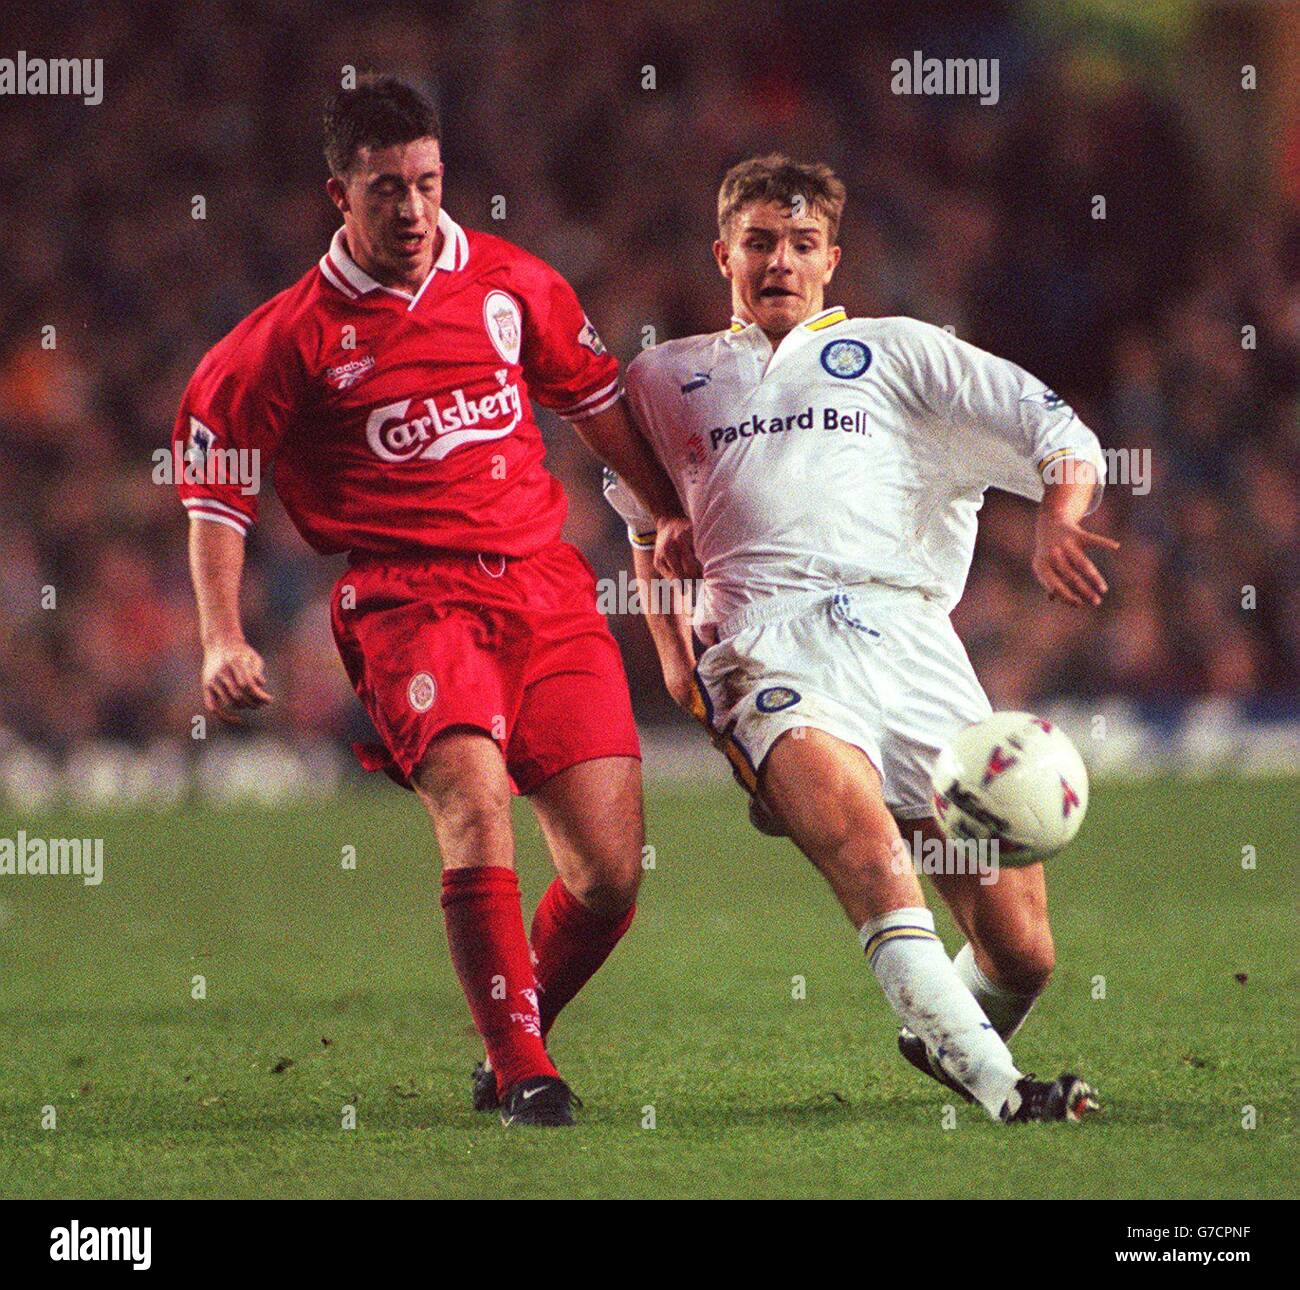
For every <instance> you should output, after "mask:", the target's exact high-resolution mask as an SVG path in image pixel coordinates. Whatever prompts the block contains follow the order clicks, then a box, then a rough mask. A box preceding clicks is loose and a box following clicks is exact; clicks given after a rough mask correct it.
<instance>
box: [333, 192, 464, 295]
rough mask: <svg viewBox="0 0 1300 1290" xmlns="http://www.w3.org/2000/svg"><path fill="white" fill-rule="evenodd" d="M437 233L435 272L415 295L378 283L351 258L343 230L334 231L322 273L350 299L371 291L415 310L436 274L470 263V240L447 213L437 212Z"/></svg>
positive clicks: (452, 270) (443, 211)
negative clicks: (439, 243) (438, 248)
mask: <svg viewBox="0 0 1300 1290" xmlns="http://www.w3.org/2000/svg"><path fill="white" fill-rule="evenodd" d="M438 231H439V232H440V233H441V234H442V250H441V251H440V252H439V253H438V258H437V259H436V260H435V261H434V263H433V268H431V269H430V270H429V276H428V277H427V278H425V280H424V281H423V282H422V283H420V287H419V290H418V291H416V293H415V294H414V295H411V293H410V292H409V291H399V290H398V289H397V288H396V287H386V286H384V284H383V283H382V282H376V281H375V279H374V278H372V277H371V276H370V274H368V273H367V272H366V271H365V270H364V269H363V268H362V267H361V266H360V265H359V264H358V263H357V262H356V261H355V260H354V259H353V258H352V256H351V255H350V254H349V252H348V248H347V241H346V239H345V237H344V229H343V228H342V227H340V228H338V229H336V230H335V233H334V238H333V240H332V241H331V242H330V249H329V250H328V251H326V252H325V254H324V255H322V256H321V258H320V271H321V273H322V274H324V275H325V278H326V280H327V281H328V282H329V283H330V285H331V286H333V287H337V288H338V290H339V291H341V292H343V294H344V295H345V296H347V297H348V298H349V299H352V300H355V299H356V298H357V297H358V296H364V295H368V294H369V293H370V292H372V291H387V292H388V293H389V294H390V295H394V296H398V297H399V298H401V299H402V300H406V301H409V302H410V303H409V304H408V305H407V308H408V309H414V308H415V306H416V304H417V303H418V302H419V299H420V297H421V296H422V295H424V289H425V288H426V287H427V286H428V285H429V283H430V282H432V281H433V275H434V274H435V273H437V272H438V271H439V270H442V271H443V272H444V273H454V272H455V271H456V270H458V269H463V268H464V267H465V265H466V263H467V262H468V260H469V239H468V238H467V237H466V236H465V230H464V229H463V228H461V226H460V225H459V224H457V223H456V221H455V220H454V219H452V217H451V216H450V215H448V214H447V212H446V211H445V210H440V211H439V212H438Z"/></svg>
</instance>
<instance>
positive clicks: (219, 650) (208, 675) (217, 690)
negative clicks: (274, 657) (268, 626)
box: [203, 640, 272, 726]
mask: <svg viewBox="0 0 1300 1290" xmlns="http://www.w3.org/2000/svg"><path fill="white" fill-rule="evenodd" d="M271 701H272V696H271V695H270V693H268V691H267V688H266V666H265V664H264V663H263V662H262V656H261V655H260V654H259V653H258V652H257V651H256V650H255V649H254V648H253V647H252V646H251V645H250V644H249V643H248V642H247V641H243V640H240V641H222V642H221V643H219V644H216V645H211V646H209V647H208V648H207V649H205V650H204V651H203V706H204V707H205V708H207V710H208V711H209V712H212V713H215V714H216V715H217V716H218V717H220V718H221V720H222V721H226V722H229V723H230V724H231V725H233V726H242V725H243V724H244V719H243V718H242V717H240V716H239V715H238V714H237V711H236V709H239V708H261V707H264V706H265V705H266V704H268V703H270V702H271Z"/></svg>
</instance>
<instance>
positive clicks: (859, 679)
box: [606, 156, 1117, 1122]
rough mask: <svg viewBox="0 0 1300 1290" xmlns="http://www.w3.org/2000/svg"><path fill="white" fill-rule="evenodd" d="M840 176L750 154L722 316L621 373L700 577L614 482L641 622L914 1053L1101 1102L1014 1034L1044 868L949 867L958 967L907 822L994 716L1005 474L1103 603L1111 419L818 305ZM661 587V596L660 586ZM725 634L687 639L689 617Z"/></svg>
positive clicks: (1016, 1098) (1033, 980)
mask: <svg viewBox="0 0 1300 1290" xmlns="http://www.w3.org/2000/svg"><path fill="white" fill-rule="evenodd" d="M844 197H845V193H844V186H843V184H842V183H840V181H839V180H838V179H837V178H836V177H835V176H834V174H833V173H832V172H831V171H830V169H829V168H828V167H826V166H822V165H800V164H796V163H793V162H791V161H789V160H788V159H787V158H784V157H781V156H769V157H762V158H754V159H751V160H750V161H747V162H742V163H741V164H740V165H738V166H736V167H734V168H733V169H732V170H731V171H730V172H729V173H728V174H727V176H726V179H725V180H724V182H723V184H722V188H721V192H720V194H719V200H718V223H719V233H720V236H719V239H718V241H717V242H716V243H715V244H714V254H715V256H716V259H717V262H718V266H719V268H720V270H721V272H722V275H723V276H724V277H725V278H726V279H728V281H729V282H730V283H731V294H732V309H733V315H734V316H733V319H732V323H731V326H730V327H729V328H728V329H727V330H725V331H721V332H714V333H711V334H708V335H702V336H690V337H686V338H684V339H681V340H672V341H668V342H666V343H665V344H662V345H657V346H655V347H653V348H651V349H649V350H646V351H645V352H644V353H642V354H641V355H639V356H638V357H637V358H636V359H635V360H634V361H633V363H632V364H631V366H630V367H629V368H628V370H627V373H626V386H627V393H628V396H629V400H630V405H631V407H632V409H633V411H634V413H635V415H636V418H637V420H638V421H639V423H640V426H641V428H642V432H643V433H644V434H645V436H646V438H647V439H648V440H649V442H650V444H651V446H652V447H653V448H654V450H655V453H656V455H657V456H658V457H659V459H660V461H661V462H662V463H663V465H664V466H665V468H666V469H667V471H668V472H669V474H670V475H671V476H672V478H673V481H674V483H675V484H676V486H677V490H678V493H679V494H680V496H681V499H682V502H683V503H684V505H685V508H686V511H687V514H688V516H689V518H690V520H691V523H692V525H693V532H694V543H695V551H696V555H697V556H698V557H699V560H700V563H701V565H702V566H703V570H704V578H703V584H702V589H701V592H700V595H699V599H698V602H697V604H696V606H695V610H694V615H693V617H692V615H691V614H690V613H689V612H687V611H686V610H684V609H682V608H681V605H680V602H678V603H677V604H669V605H668V606H665V605H663V604H662V603H659V600H661V599H662V598H657V597H656V595H655V593H654V591H650V590H649V588H650V586H651V584H652V582H653V579H654V567H653V558H652V557H653V548H654V532H653V528H654V526H653V522H652V521H650V519H649V517H648V516H647V515H646V514H645V513H644V512H643V511H642V510H641V509H640V508H639V507H638V506H637V504H636V502H635V499H634V498H632V496H631V495H630V494H629V493H628V492H627V491H626V490H625V489H624V488H622V486H621V485H620V483H619V481H618V480H617V478H616V477H613V476H609V475H608V474H607V478H606V496H607V497H608V498H609V500H610V502H611V504H612V505H614V506H615V508H616V509H617V510H619V512H620V513H621V514H622V515H623V516H624V518H626V519H627V521H628V524H629V535H630V537H631V540H632V544H633V552H634V562H635V565H636V572H637V576H638V579H640V580H641V583H642V590H643V595H642V600H643V605H644V608H645V610H646V616H647V621H648V623H649V626H650V631H651V634H652V636H653V638H654V642H655V646H656V649H657V651H658V653H659V658H660V662H661V664H662V667H663V672H664V679H665V682H666V684H667V686H668V689H669V691H670V693H671V694H672V696H673V698H674V699H675V700H676V701H677V702H678V704H680V705H681V706H682V707H683V708H685V709H686V710H687V711H690V712H692V713H693V714H694V715H695V716H696V717H697V718H698V719H700V720H701V721H702V722H704V723H705V725H706V726H707V727H708V728H709V730H710V733H711V735H712V737H713V739H714V742H715V743H716V744H717V745H718V746H719V747H720V748H721V749H722V750H723V751H724V752H725V753H726V755H727V756H728V758H729V759H730V761H731V763H732V766H733V769H734V770H735V772H736V775H737V778H739V779H740V780H741V782H742V783H743V784H744V785H745V787H746V788H747V789H748V790H749V792H750V794H751V796H752V799H753V800H752V804H751V817H752V818H754V819H755V823H756V824H758V825H759V827H761V828H764V829H765V831H771V832H778V833H783V834H787V835H788V836H790V837H791V838H792V839H793V840H794V842H795V843H796V845H797V846H798V847H799V848H800V850H801V851H803V852H804V854H805V855H807V856H808V858H809V859H810V860H811V861H812V862H813V863H814V865H816V867H817V868H818V869H819V870H820V871H821V873H822V874H823V875H824V876H825V878H826V880H827V881H828V882H829V883H830V886H831V888H832V889H833V891H834V892H835V895H836V896H837V897H838V899H839V901H840V903H841V905H842V906H843V907H844V910H845V912H846V913H847V914H848V916H849V918H850V919H851V920H852V922H853V925H854V926H855V927H856V928H857V929H858V932H859V937H860V940H861V943H862V947H863V949H864V951H865V953H866V956H867V959H868V962H869V963H870V965H871V967H872V970H873V971H874V972H875V975H876V977H877V978H878V980H879V982H880V984H881V987H882V988H883V990H884V993H885V995H886V997H887V998H888V1000H889V1002H890V1004H891V1005H892V1006H893V1008H894V1010H895V1011H896V1012H897V1013H898V1015H899V1017H900V1019H901V1020H902V1023H903V1030H902V1033H901V1034H900V1037H899V1047H900V1050H901V1051H902V1053H903V1055H904V1056H905V1057H906V1058H907V1059H908V1060H909V1061H911V1062H912V1064H913V1065H914V1066H916V1067H917V1068H918V1069H920V1070H922V1071H923V1072H924V1073H926V1074H927V1075H930V1076H932V1077H933V1078H935V1079H937V1080H939V1081H940V1082H941V1083H943V1084H946V1085H947V1086H948V1087H950V1088H952V1089H954V1090H955V1091H957V1092H959V1093H961V1094H962V1095H963V1096H965V1097H967V1098H968V1099H971V1100H975V1101H978V1102H980V1103H981V1104H982V1105H983V1106H984V1107H985V1109H986V1110H987V1111H988V1113H989V1114H990V1115H991V1116H993V1117H995V1118H1000V1119H1002V1120H1004V1121H1009V1122H1013V1121H1026V1120H1077V1119H1079V1118H1080V1117H1081V1116H1082V1114H1083V1113H1084V1112H1085V1111H1087V1110H1091V1109H1095V1107H1096V1106H1097V1101H1096V1098H1095V1095H1094V1093H1093V1090H1092V1089H1091V1088H1090V1087H1089V1085H1088V1084H1086V1083H1085V1082H1084V1081H1083V1080H1081V1079H1079V1078H1078V1077H1077V1076H1075V1075H1070V1074H1066V1075H1062V1076H1060V1077H1059V1078H1058V1079H1056V1080H1052V1081H1040V1080H1036V1079H1034V1078H1033V1077H1032V1076H1026V1075H1023V1074H1022V1072H1021V1071H1020V1070H1019V1069H1017V1067H1016V1065H1015V1063H1014V1061H1013V1059H1012V1056H1011V1053H1010V1051H1009V1050H1008V1048H1007V1045H1006V1041H1007V1040H1009V1039H1010V1038H1011V1036H1012V1035H1013V1034H1014V1033H1015V1031H1016V1030H1017V1029H1018V1028H1019V1026H1020V1024H1021V1023H1022V1022H1023V1021H1024V1019H1025V1016H1026V1015H1027V1014H1028V1012H1029V1010H1030V1008H1031V1007H1032V1006H1033V1003H1034V1000H1035V999H1036V998H1037V997H1038V995H1039V994H1040V993H1041V992H1042V990H1043V988H1044V987H1045V985H1046V983H1047V979H1048V976H1049V975H1050V973H1051V970H1052V966H1053V946H1052V937H1051V930H1050V927H1049V924H1048V919H1047V898H1046V889H1045V886H1044V882H1043V867H1042V865H1041V864H1035V865H1031V866H1028V867H1025V868H1014V869H1007V868H1004V869H1002V870H1001V871H1000V872H999V873H998V875H997V880H996V881H995V882H993V883H991V884H990V883H981V882H980V881H979V875H978V874H974V873H945V874H942V875H935V885H936V887H937V888H938V890H939V891H940V893H941V895H942V896H943V897H944V899H945V900H946V901H947V903H948V905H949V906H950V908H951V909H952V912H953V916H954V919H955V921H956V922H957V924H958V926H959V928H960V929H961V931H962V932H963V933H964V935H965V937H966V943H965V944H964V945H963V947H962V948H961V950H960V951H959V952H958V954H957V956H956V958H955V959H953V960H950V959H949V958H948V957H947V954H946V952H945V950H944V948H943V945H942V942H941V941H940V939H939V937H938V936H937V935H936V934H935V930H934V917H933V915H932V914H931V913H930V911H929V910H928V909H927V908H926V906H925V899H924V896H923V895H922V892H921V887H920V884H919V882H918V879H917V875H916V869H915V867H914V866H913V865H912V864H910V863H900V862H899V857H900V856H909V855H910V854H911V853H910V852H909V851H908V850H907V849H906V844H905V843H904V842H903V840H902V834H901V833H900V825H901V826H902V830H903V831H905V832H906V833H907V834H908V835H909V839H910V838H911V837H912V836H913V835H915V834H918V833H919V834H920V835H922V837H924V838H926V839H941V838H942V835H941V833H940V832H939V830H938V826H937V824H936V823H935V821H934V818H933V806H932V803H931V795H930V794H931V790H930V786H929V771H930V767H931V764H932V762H933V759H934V757H935V755H936V754H937V753H938V751H939V749H940V748H941V747H942V746H943V745H944V744H945V743H946V742H947V741H948V740H949V739H950V738H951V737H952V736H953V735H954V734H955V733H956V732H957V731H959V730H961V729H962V728H964V727H965V726H968V725H970V724H972V723H973V722H976V721H979V720H980V719H981V718H983V717H985V716H987V715H988V713H989V712H990V707H989V703H988V700H987V698H986V697H985V695H984V691H983V689H982V688H981V686H980V683H979V681H978V680H977V679H976V677H975V673H974V671H973V670H972V668H971V665H970V661H969V660H968V658H967V656H966V652H965V650H964V649H963V647H962V644H961V642H960V640H959V639H958V638H957V635H956V633H955V632H954V630H953V628H952V624H951V623H950V621H949V618H948V614H949V611H950V610H951V609H952V607H953V605H954V604H956V602H957V600H958V599H959V598H960V596H961V592H962V587H963V585H964V583H965V580H966V575H967V572H968V570H969V568H970V562H971V554H972V551H973V549H974V543H975V530H976V512H977V511H978V510H979V507H980V505H981V502H982V500H983V494H984V490H985V489H986V488H989V487H997V488H1003V489H1007V490H1009V491H1011V492H1015V493H1019V494H1021V495H1023V496H1026V497H1029V498H1032V499H1034V500H1037V501H1039V507H1038V515H1037V524H1036V538H1035V549H1034V555H1033V570H1034V573H1035V575H1036V577H1037V578H1038V580H1039V582H1040V583H1041V584H1042V585H1043V587H1044V588H1045V589H1046V591H1047V592H1048V594H1049V596H1052V597H1054V598H1057V599H1060V600H1064V601H1066V602H1068V603H1070V604H1072V605H1080V606H1083V605H1097V604H1099V603H1100V600H1101V597H1102V595H1103V594H1104V593H1105V591H1106V589H1107V588H1106V583H1105V581H1104V579H1103V578H1102V576H1101V574H1100V573H1099V572H1098V570H1097V569H1096V567H1095V566H1094V564H1093V563H1092V561H1091V560H1090V559H1089V557H1088V555H1087V553H1086V548H1087V547H1088V546H1101V547H1107V548H1114V547H1115V546H1117V544H1116V543H1115V542H1113V541H1112V540H1111V539H1109V538H1105V537H1102V536H1100V535H1098V534H1095V533H1091V532H1089V531H1088V530H1086V529H1085V528H1084V527H1083V526H1082V523H1081V521H1082V520H1083V518H1084V517H1085V516H1086V515H1087V514H1088V513H1090V512H1091V511H1092V510H1093V509H1094V508H1095V507H1096V505H1097V503H1098V502H1099V501H1100V497H1101V490H1102V484H1103V481H1104V475H1105V465H1104V461H1103V458H1102V455H1101V449H1100V446H1099V445H1098V442H1097V439H1096V436H1095V435H1094V434H1093V433H1092V431H1090V430H1089V429H1088V428H1087V427H1086V426H1085V425H1083V424H1082V422H1081V421H1080V420H1079V418H1078V417H1077V416H1075V415H1074V413H1073V411H1072V410H1071V409H1070V408H1069V407H1068V406H1067V405H1066V404H1065V403H1064V401H1063V400H1062V399H1060V398H1059V397H1058V396H1057V395H1056V394H1054V393H1053V392H1052V391H1051V390H1050V389H1048V388H1047V387H1046V386H1045V385H1044V384H1043V383H1042V382H1041V381H1039V380H1036V379H1035V378H1034V377H1032V376H1031V375H1029V373H1027V372H1025V371H1024V370H1023V369H1021V368H1019V367H1017V366H1016V365H1015V364H1014V363H1010V362H1008V361H1006V360H1005V359H1001V358H997V357H995V356H994V355H992V354H989V353H986V352H984V351H983V350H980V349H977V348H975V347H974V346H973V345H970V344H967V343H966V342H964V341H962V340H959V339H957V338H956V337H955V336H953V335H951V334H949V333H948V332H947V331H945V330H943V329H941V328H939V327H934V326H931V325H930V324H928V323H923V322H918V321H916V320H915V319H911V318H850V317H848V316H847V314H846V313H845V311H844V310H843V309H837V308H827V307H826V306H825V299H824V297H825V289H826V286H827V284H829V282H830V281H831V278H832V276H833V275H834V272H835V268H836V266H837V264H838V263H839V259H840V247H839V246H838V245H837V244H836V236H837V232H838V227H839V222H840V216H841V213H842V210H843V206H844ZM660 589H661V588H656V589H655V590H660ZM693 627H694V629H695V631H696V632H697V633H698V635H699V637H700V639H701V640H702V641H703V642H704V643H705V644H706V645H707V646H708V648H707V649H706V651H705V652H704V654H703V656H702V657H700V658H699V659H698V660H697V659H696V657H695V646H694V641H693V634H692V628H693Z"/></svg>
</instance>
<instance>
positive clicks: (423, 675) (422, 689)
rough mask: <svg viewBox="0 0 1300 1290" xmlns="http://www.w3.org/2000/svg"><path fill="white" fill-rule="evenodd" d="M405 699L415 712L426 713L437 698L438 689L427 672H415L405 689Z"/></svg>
mask: <svg viewBox="0 0 1300 1290" xmlns="http://www.w3.org/2000/svg"><path fill="white" fill-rule="evenodd" d="M406 697H407V699H408V700H409V701H410V704H411V707H413V708H414V709H415V710H416V712H428V711H429V709H430V708H431V707H433V701H434V699H436V698H437V697H438V687H437V686H436V685H435V684H434V681H433V677H431V676H430V675H429V674H428V672H417V673H416V674H415V675H414V676H413V677H411V684H410V685H409V686H407V688H406Z"/></svg>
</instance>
